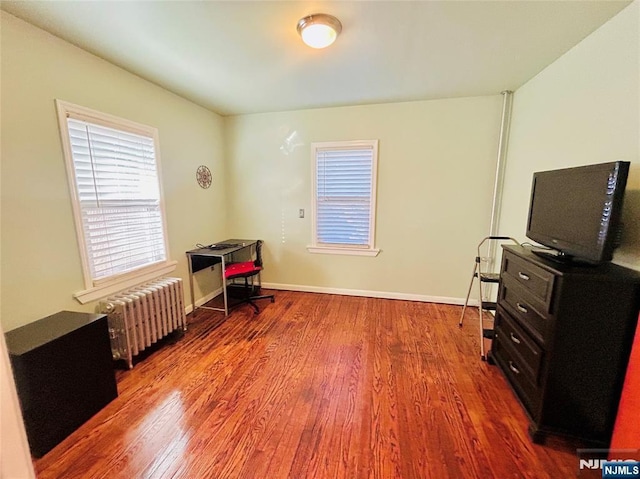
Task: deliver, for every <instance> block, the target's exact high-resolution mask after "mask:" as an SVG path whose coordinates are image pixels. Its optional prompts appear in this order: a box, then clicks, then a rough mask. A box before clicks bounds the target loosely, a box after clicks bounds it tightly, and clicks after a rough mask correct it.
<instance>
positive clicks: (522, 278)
mask: <svg viewBox="0 0 640 479" xmlns="http://www.w3.org/2000/svg"><path fill="white" fill-rule="evenodd" d="M502 275H503V276H505V275H506V276H508V277H510V278H512V279H513V280H515V281H516V282H517V283H519V284H520V285H521V286H522V287H523V288H525V289H526V290H527V291H529V292H530V293H531V294H532V295H533V296H535V297H536V298H537V299H539V300H540V301H542V303H544V304H545V306H547V307H549V305H550V304H551V295H552V293H553V282H554V278H555V276H554V275H553V273H551V272H549V271H546V270H544V269H542V268H540V267H539V266H536V265H534V264H531V263H529V262H526V261H524V260H523V259H521V258H519V257H518V256H515V255H513V254H510V253H508V252H506V253H505V255H504V262H503V265H502Z"/></svg>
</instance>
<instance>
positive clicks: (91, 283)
mask: <svg viewBox="0 0 640 479" xmlns="http://www.w3.org/2000/svg"><path fill="white" fill-rule="evenodd" d="M56 107H57V110H58V123H59V126H60V137H61V141H62V150H63V153H64V159H65V164H66V170H67V180H68V183H69V192H70V195H71V203H72V207H73V215H74V221H75V227H76V238H77V240H78V249H79V251H80V258H81V261H82V273H83V276H84V286H85V289H84V290H83V291H78V292H76V293H74V294H73V296H74V298H76V299H77V300H78V301H79V302H80V303H82V304H85V303H88V302H90V301H95V300H98V299H100V298H104V297H106V296H109V295H111V294H114V293H117V292H119V291H122V290H124V289H126V288H130V287H133V286H136V285H139V284H141V283H144V282H145V281H149V280H151V279H154V278H157V277H159V276H162V275H165V274H168V273H170V272H171V271H173V270H175V268H176V265H177V261H171V260H170V258H169V241H168V236H167V220H166V215H165V208H164V193H163V191H162V172H161V170H160V145H159V140H158V130H157V129H156V128H153V127H151V126H147V125H142V124H140V123H135V122H133V121H130V120H125V119H123V118H119V117H117V116H113V115H109V114H107V113H102V112H99V111H96V110H91V109H89V108H85V107H83V106H79V105H74V104H73V103H69V102H66V101H63V100H56ZM68 117H73V118H76V119H79V120H84V121H87V122H90V123H95V124H99V125H102V126H106V127H109V128H114V129H118V130H122V131H127V132H130V133H136V134H140V135H144V136H148V137H152V138H153V141H154V148H155V160H156V171H157V176H158V183H159V185H158V187H159V189H160V214H161V218H162V229H163V236H164V249H165V258H166V259H165V261H161V262H157V263H153V264H149V265H145V266H142V267H140V268H137V269H134V270H130V271H127V272H124V273H121V274H117V275H113V276H109V277H106V278H102V279H98V280H94V279H93V278H92V275H91V269H90V260H89V255H88V252H87V244H86V241H85V235H84V229H83V223H82V214H81V210H80V201H79V197H78V188H77V184H76V176H75V170H74V163H73V154H72V149H71V141H70V139H69V128H68V124H67V118H68Z"/></svg>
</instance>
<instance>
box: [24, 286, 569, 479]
mask: <svg viewBox="0 0 640 479" xmlns="http://www.w3.org/2000/svg"><path fill="white" fill-rule="evenodd" d="M275 294H276V302H275V303H274V304H271V303H270V302H268V301H266V302H263V303H262V304H261V306H262V307H263V309H262V310H261V312H260V314H259V315H257V316H254V315H253V311H252V310H251V308H249V307H246V306H245V307H242V308H240V309H238V310H235V311H234V312H232V314H231V315H230V316H229V317H228V318H227V319H226V320H224V321H223V320H222V318H221V314H220V313H212V312H208V311H204V310H200V311H198V312H197V314H196V317H195V318H191V319H190V323H189V330H188V331H187V332H186V333H185V335H184V336H183V337H182V338H179V339H178V340H176V341H173V342H169V343H167V344H163V346H162V347H161V348H159V349H158V350H157V351H155V352H154V353H153V354H150V355H149V356H148V357H146V358H145V359H144V360H143V361H141V362H139V363H137V364H136V365H135V367H134V369H133V370H131V371H119V372H118V374H117V377H118V390H119V393H120V395H119V397H118V398H117V399H116V400H115V401H113V402H112V403H111V404H109V405H108V406H107V407H106V408H105V409H103V410H102V411H101V412H99V413H98V414H97V415H96V416H94V417H93V418H92V419H91V420H89V421H88V422H87V423H85V424H84V425H83V426H82V427H81V428H80V429H78V430H77V431H76V432H74V433H73V434H72V435H71V436H69V437H68V438H67V439H66V440H65V441H64V442H62V443H61V444H60V445H58V446H57V447H56V448H55V449H53V450H52V451H51V452H50V453H48V454H47V455H46V456H45V457H43V458H42V459H39V460H37V461H35V467H36V471H37V475H38V477H39V478H64V479H72V478H83V479H86V478H109V479H113V478H127V479H139V478H188V479H208V478H269V479H278V478H296V479H297V478H314V479H321V478H332V479H333V478H349V479H353V478H406V479H410V478H437V479H443V478H500V479H503V478H547V477H558V478H567V477H575V476H576V473H577V469H578V460H577V458H576V454H575V452H576V451H575V448H576V447H579V446H576V445H575V444H571V443H569V442H564V441H562V440H559V439H550V440H549V441H548V444H547V445H546V446H544V447H543V446H537V445H534V444H532V443H531V441H530V440H529V438H528V436H527V433H526V428H527V425H528V422H527V419H526V417H525V415H524V412H523V411H522V408H521V407H520V405H519V404H518V402H517V400H516V399H515V396H514V395H513V394H512V392H511V391H510V390H509V388H508V386H507V384H506V382H505V380H504V378H503V377H502V376H501V375H500V373H499V371H498V369H497V368H496V367H492V366H489V365H487V364H486V363H484V362H482V361H480V357H479V346H478V338H477V337H476V329H477V313H476V312H475V311H473V312H471V313H470V314H469V316H467V318H466V320H465V321H466V323H465V326H464V328H463V329H462V330H461V329H459V328H458V318H459V314H460V311H461V308H460V307H458V306H449V305H440V304H430V303H417V302H407V301H395V300H384V299H373V298H358V297H348V296H334V295H323V294H312V293H297V292H288V291H277V292H275ZM474 314H476V316H475V317H474V316H473V315H474Z"/></svg>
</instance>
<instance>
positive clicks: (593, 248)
mask: <svg viewBox="0 0 640 479" xmlns="http://www.w3.org/2000/svg"><path fill="white" fill-rule="evenodd" d="M628 174H629V162H628V161H616V162H611V163H601V164H596V165H587V166H581V167H577V168H565V169H562V170H553V171H540V172H536V173H534V174H533V184H532V187H531V202H530V205H529V219H528V221H527V237H528V238H530V239H532V240H533V241H536V242H537V243H540V244H542V245H544V246H547V247H549V248H552V250H551V251H552V252H545V251H536V252H537V253H539V254H543V255H547V256H552V257H553V258H554V259H556V260H558V261H566V262H576V263H586V264H589V263H592V264H597V263H602V262H606V261H610V260H611V258H612V257H613V250H614V249H615V248H616V246H617V245H618V242H619V235H620V214H621V210H622V202H623V198H624V191H625V187H626V184H627V176H628ZM534 251H535V250H534Z"/></svg>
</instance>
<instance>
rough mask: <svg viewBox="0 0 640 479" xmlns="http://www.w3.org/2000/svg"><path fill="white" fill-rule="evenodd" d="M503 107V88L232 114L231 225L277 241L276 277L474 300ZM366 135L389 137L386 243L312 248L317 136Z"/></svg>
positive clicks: (272, 269) (270, 258)
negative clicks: (490, 92)
mask: <svg viewBox="0 0 640 479" xmlns="http://www.w3.org/2000/svg"><path fill="white" fill-rule="evenodd" d="M500 111H501V97H500V96H499V95H496V96H490V97H476V98H460V99H448V100H436V101H423V102H409V103H395V104H386V105H373V106H354V107H343V108H327V109H318V110H305V111H292V112H282V113H267V114H255V115H243V116H236V117H228V118H226V119H225V122H226V128H227V130H226V139H227V145H228V146H227V148H228V158H227V160H228V165H227V173H228V177H227V178H228V185H229V187H228V193H229V197H228V202H229V229H230V231H231V233H232V234H233V235H238V236H240V237H259V238H262V239H264V240H265V248H266V255H265V262H266V266H265V271H264V276H263V279H264V281H266V282H267V283H268V284H276V285H280V286H282V285H291V286H293V287H296V288H300V287H303V288H306V289H309V290H325V291H326V290H328V289H330V290H340V291H344V290H356V291H362V292H367V293H369V294H373V293H393V295H395V296H396V297H400V296H402V295H409V296H408V297H415V298H416V299H436V300H443V301H452V300H454V301H455V300H456V299H458V300H459V299H460V298H464V295H465V294H466V287H467V286H468V281H469V274H470V272H471V268H472V267H473V258H474V256H475V250H474V247H475V245H476V244H477V242H478V241H479V239H480V238H481V237H483V236H485V235H486V234H487V232H488V229H489V215H490V210H491V198H492V189H493V177H494V169H495V162H496V152H497V145H498V132H499V125H500ZM358 139H362V140H372V139H378V140H379V141H380V143H379V162H378V212H377V228H376V229H377V231H376V246H377V247H379V248H380V249H381V250H382V251H381V253H380V254H379V256H378V257H375V258H371V257H356V256H332V255H324V254H311V253H309V252H308V251H307V250H306V246H307V245H308V244H310V242H311V218H310V213H311V169H310V168H311V153H310V143H311V142H316V141H331V140H358ZM300 208H304V209H305V210H306V213H307V214H306V217H305V218H304V219H300V218H298V210H299V209H300ZM383 295H387V294H383ZM399 295H400V296H399ZM402 297H406V296H402Z"/></svg>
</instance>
